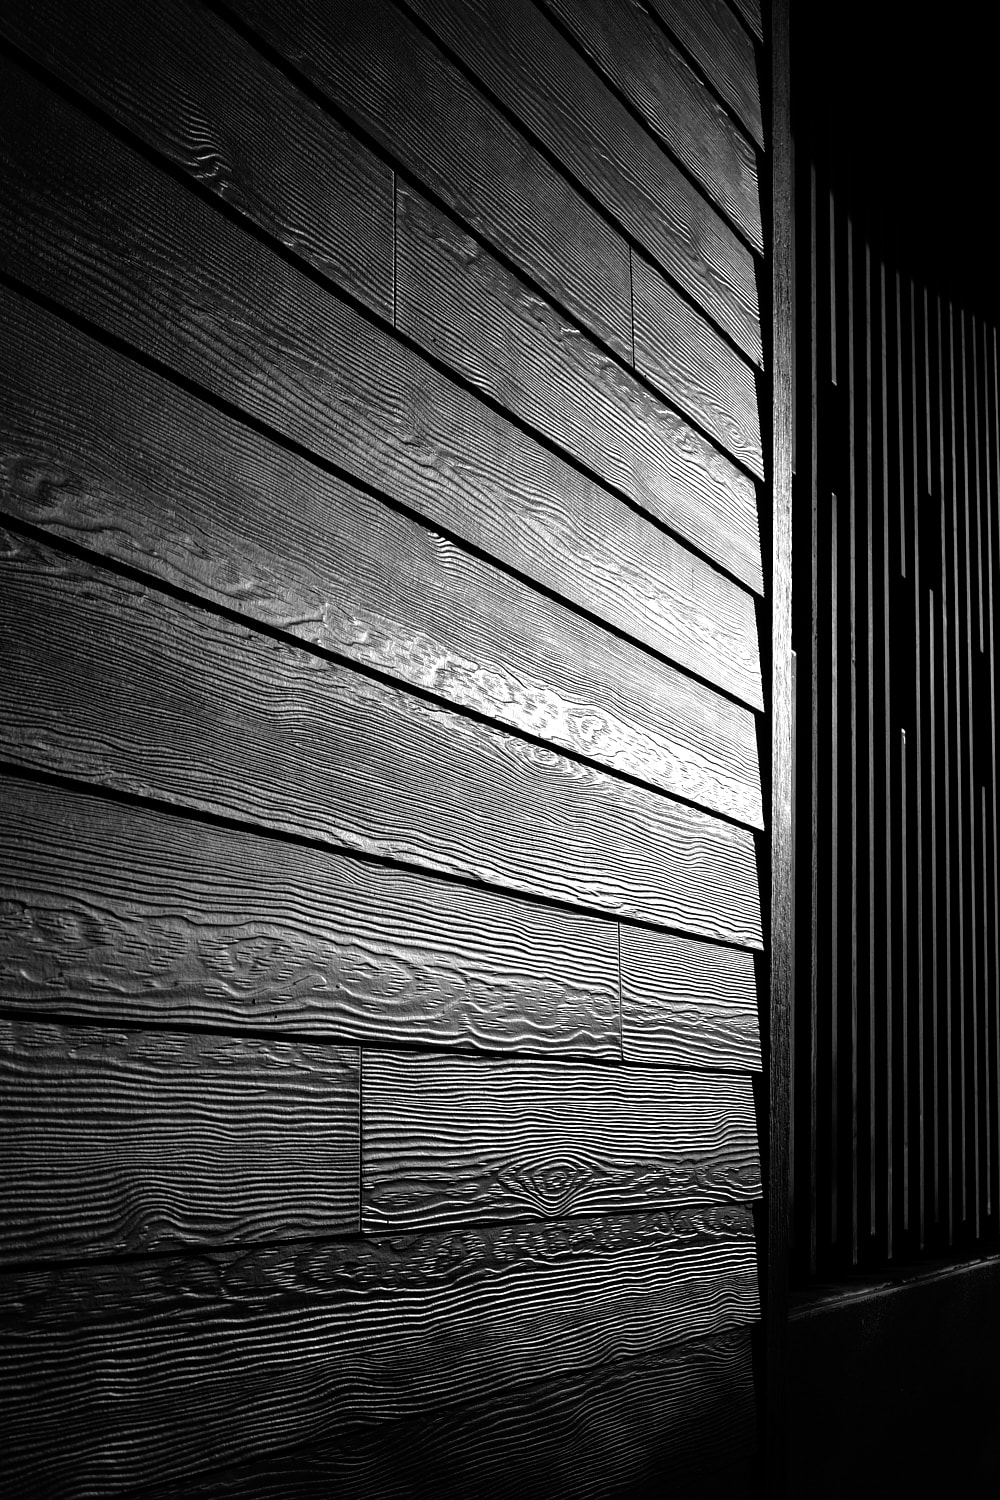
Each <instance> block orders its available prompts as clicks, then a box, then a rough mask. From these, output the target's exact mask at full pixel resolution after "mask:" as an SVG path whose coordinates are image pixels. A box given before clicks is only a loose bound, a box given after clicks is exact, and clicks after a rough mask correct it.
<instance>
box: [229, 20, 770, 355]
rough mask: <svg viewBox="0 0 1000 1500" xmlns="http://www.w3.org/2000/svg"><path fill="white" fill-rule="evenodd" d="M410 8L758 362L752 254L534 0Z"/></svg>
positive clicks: (757, 306) (757, 313) (756, 312)
mask: <svg viewBox="0 0 1000 1500" xmlns="http://www.w3.org/2000/svg"><path fill="white" fill-rule="evenodd" d="M249 3H252V4H253V5H254V6H255V7H260V6H261V5H262V4H263V3H264V0H240V5H241V8H242V6H244V5H246V4H249ZM310 3H311V4H317V3H318V0H310ZM410 3H411V8H412V9H413V10H414V11H416V13H417V14H418V15H420V16H421V17H422V18H423V19H424V20H425V21H426V23H427V24H428V26H430V27H431V28H432V30H433V31H434V33H435V35H436V36H438V37H439V38H440V39H441V40H442V41H443V42H444V44H445V45H446V46H447V47H448V48H449V49H451V50H452V51H453V52H455V53H456V55H457V56H458V57H459V58H460V59H461V60H462V62H463V63H464V64H465V66H466V67H467V68H468V69H469V70H470V72H472V73H473V74H474V76H475V77H477V78H479V79H480V80H481V81H482V83H483V84H484V85H485V86H486V87H487V88H488V89H489V90H490V92H491V93H492V94H493V95H494V96H495V97H497V98H499V99H502V100H503V101H504V103H505V105H506V106H507V107H508V108H509V109H510V110H511V112H512V113H513V114H514V115H515V117H516V118H517V119H518V120H519V121H520V122H521V123H522V124H523V125H524V126H525V127H526V128H527V129H528V130H530V131H531V132H532V133H533V134H534V135H535V136H537V138H538V139H539V140H540V141H541V142H542V144H543V145H544V146H545V147H546V148H547V149H548V150H549V151H551V153H552V155H553V156H554V157H555V158H556V160H557V161H559V162H560V163H561V164H562V165H563V166H564V167H565V168H566V170H567V171H568V172H570V173H571V174H572V175H573V177H574V178H575V179H576V181H578V182H579V183H580V185H581V187H583V188H584V189H585V190H586V191H587V192H588V193H591V194H592V195H593V197H594V198H595V199H596V200H597V202H599V203H600V204H601V205H602V206H603V207H604V208H605V209H606V210H607V212H608V213H609V214H611V215H612V216H613V217H614V218H615V220H616V221H617V222H618V223H619V224H620V225H621V227H622V229H623V231H624V232H625V234H627V235H628V236H629V238H630V239H634V240H635V241H636V242H637V243H638V244H639V245H641V246H642V247H643V248H644V249H645V250H646V251H647V252H648V253H649V254H650V255H651V256H652V257H653V259H654V260H656V261H657V262H658V264H659V265H661V266H662V268H663V269H664V270H665V271H666V272H667V274H668V275H669V276H671V277H672V278H673V279H674V280H675V281H676V282H677V284H678V285H679V286H681V287H683V289H684V291H685V292H686V293H687V294H688V295H689V296H690V297H691V299H692V300H693V301H694V302H695V303H696V304H697V305H698V306H699V307H700V308H702V310H703V311H704V312H707V313H708V315H709V316H710V317H711V318H712V319H713V320H714V321H715V322H716V323H717V324H718V325H719V327H720V328H722V329H724V330H725V331H726V333H728V334H729V336H730V337H731V338H732V339H733V341H734V342H735V343H736V344H737V345H738V346H739V347H740V348H741V349H742V350H743V352H744V353H745V354H746V355H748V356H749V358H750V359H751V360H752V361H753V362H754V363H759V362H760V359H761V338H760V310H759V304H758V298H757V284H756V275H755V272H754V256H753V252H752V251H751V250H750V249H748V248H747V246H746V245H745V244H743V242H742V241H741V240H740V239H739V238H738V237H737V235H736V234H735V233H734V232H733V230H732V229H731V228H730V227H729V225H728V224H727V223H726V222H725V220H724V219H723V218H722V216H721V215H720V214H719V213H718V212H717V211H716V210H715V209H714V208H713V207H712V205H711V204H710V203H709V202H708V200H707V199H706V198H705V197H703V196H702V194H701V193H700V192H699V191H698V190H697V188H695V187H693V186H692V184H691V183H690V181H689V180H688V178H687V177H686V176H684V174H683V173H682V172H681V171H680V169H679V168H678V167H677V166H675V164H674V163H673V162H672V161H671V160H670V158H669V157H668V156H667V154H666V153H665V152H664V151H663V150H662V148H661V147H660V146H659V145H658V144H657V142H656V141H655V140H654V139H653V138H652V136H651V135H650V134H649V132H648V131H646V130H645V129H644V128H643V127H642V126H641V125H640V124H639V123H638V121H637V120H636V119H635V118H634V117H633V116H632V115H631V114H630V113H629V112H628V110H627V109H626V108H625V107H624V105H623V104H621V103H620V102H619V100H618V99H617V98H616V97H615V95H614V94H612V92H611V90H610V89H609V88H608V87H607V85H606V84H605V83H604V82H603V80H602V79H601V78H599V77H598V75H597V74H596V73H595V72H594V71H593V69H592V68H591V67H590V66H589V65H588V64H587V62H586V61H585V60H584V59H583V58H582V57H581V56H580V55H579V53H578V52H577V51H576V50H575V48H573V47H571V46H570V45H569V43H568V42H567V41H566V39H565V38H564V37H563V36H562V35H561V33H560V32H559V31H558V30H557V29H556V27H555V26H553V25H552V23H551V22H550V21H549V20H548V18H547V17H546V16H544V15H543V14H542V12H541V11H540V10H538V9H537V8H536V7H535V5H534V4H533V3H532V0H502V3H501V0H410ZM612 164H613V165H612ZM609 167H610V168H611V169H610V170H609Z"/></svg>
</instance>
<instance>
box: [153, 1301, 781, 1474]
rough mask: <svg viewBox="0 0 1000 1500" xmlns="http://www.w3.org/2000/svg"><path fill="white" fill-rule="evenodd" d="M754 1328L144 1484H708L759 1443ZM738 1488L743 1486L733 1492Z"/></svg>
mask: <svg viewBox="0 0 1000 1500" xmlns="http://www.w3.org/2000/svg"><path fill="white" fill-rule="evenodd" d="M754 1420H755V1418H754V1396H753V1376H752V1371H751V1361H750V1338H749V1334H748V1332H747V1331H746V1330H745V1329H735V1330H732V1331H730V1332H726V1333H721V1334H718V1335H716V1336H715V1337H714V1338H712V1339H706V1340H701V1341H699V1342H696V1343H691V1344H684V1345H681V1346H680V1347H668V1348H666V1349H663V1350H659V1351H657V1352H656V1353H654V1354H649V1355H645V1356H643V1357H642V1358H640V1359H634V1360H627V1361H621V1362H616V1363H612V1364H603V1365H598V1366H597V1367H596V1368H594V1369H586V1370H580V1371H573V1372H572V1373H570V1374H568V1375H564V1376H561V1377H559V1378H557V1379H554V1380H546V1381H538V1382H537V1383H534V1384H532V1385H528V1386H524V1387H517V1388H514V1389H512V1390H511V1391H509V1392H506V1391H505V1392H504V1393H503V1394H502V1395H500V1396H498V1397H494V1398H491V1399H488V1400H486V1401H484V1402H481V1403H479V1404H478V1405H463V1406H460V1407H454V1406H453V1407H448V1408H446V1409H445V1410H444V1411H438V1412H433V1413H430V1414H428V1415H426V1416H421V1417H410V1418H408V1419H405V1420H404V1421H401V1422H394V1423H392V1424H391V1425H385V1426H377V1427H361V1428H351V1429H350V1430H349V1431H347V1432H345V1433H343V1434H342V1435H341V1436H340V1437H338V1438H333V1439H330V1440H329V1441H327V1442H325V1443H322V1444H316V1445H314V1446H312V1447H308V1448H298V1449H294V1450H292V1451H291V1452H285V1453H276V1454H267V1455H264V1456H263V1457H262V1458H260V1459H257V1460H255V1461H252V1462H251V1463H249V1464H235V1465H233V1466H232V1467H230V1468H228V1469H224V1470H216V1471H215V1472H214V1473H212V1474H209V1475H206V1476H204V1477H202V1476H192V1477H189V1478H187V1479H185V1480H183V1481H182V1482H181V1484H179V1485H178V1484H176V1483H168V1484H166V1485H162V1486H160V1485H155V1486H154V1487H153V1488H152V1489H149V1490H143V1491H142V1495H143V1500H180V1497H181V1496H183V1497H184V1500H204V1497H208V1496H220V1497H226V1500H241V1497H247V1500H249V1497H254V1500H327V1497H329V1496H330V1495H336V1496H337V1497H339V1500H418V1497H426V1500H432V1497H433V1500H467V1497H468V1496H470V1495H476V1496H479V1497H484V1500H505V1497H506V1500H509V1497H512V1496H521V1497H525V1500H551V1497H552V1496H562V1495H573V1496H576V1497H579V1500H607V1496H608V1495H617V1496H621V1495H624V1494H636V1495H638V1494H639V1493H640V1492H641V1493H643V1494H648V1495H656V1494H661V1493H666V1494H669V1495H670V1496H671V1497H674V1496H683V1495H686V1494H689V1493H690V1494H696V1495H701V1494H703V1493H704V1492H705V1485H706V1480H709V1482H710V1477H711V1476H710V1474H709V1472H708V1471H709V1470H710V1469H711V1470H714V1468H715V1465H716V1464H724V1463H726V1462H727V1461H738V1460H739V1458H740V1457H745V1456H746V1455H747V1454H749V1453H750V1452H752V1450H753V1447H754ZM729 1493H730V1495H731V1496H732V1494H733V1493H734V1492H733V1491H730V1492H729Z"/></svg>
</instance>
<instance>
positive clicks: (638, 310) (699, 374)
mask: <svg viewBox="0 0 1000 1500" xmlns="http://www.w3.org/2000/svg"><path fill="white" fill-rule="evenodd" d="M632 298H633V302H632V306H633V315H634V319H635V328H634V335H635V367H636V369H637V370H639V371H640V372H641V374H643V375H645V377H646V379H647V380H650V381H651V382H652V383H653V385H655V386H656V387H657V388H658V389H659V390H661V391H663V393H664V395H665V396H667V398H668V399H669V400H671V401H673V402H675V404H676V405H677V406H679V407H680V409H681V411H685V412H689V413H690V414H691V415H692V416H693V417H694V418H695V420H696V421H697V422H698V423H699V424H700V425H701V426H702V427H703V428H704V429H705V431H706V432H708V433H709V434H710V435H711V436H712V437H714V438H715V439H716V441H717V442H719V443H721V445H722V447H723V448H725V449H727V450H728V452H730V453H731V454H733V456H734V457H735V458H738V459H739V460H740V462H741V463H743V464H745V465H746V467H747V468H748V469H750V470H752V472H753V473H754V474H756V475H757V477H758V478H759V479H763V477H764V462H763V455H762V452H761V437H760V416H759V413H758V410H757V386H756V381H755V378H754V372H753V370H752V368H751V367H750V365H748V364H747V363H746V361H745V360H743V359H742V358H741V357H740V356H739V355H738V354H736V353H734V351H733V350H732V349H730V348H729V346H728V345H727V344H726V343H725V341H724V340H723V339H721V338H720V337H719V335H718V334H717V333H716V332H715V330H714V329H713V328H712V327H711V325H710V324H708V323H706V321H705V319H704V318H702V317H701V315H700V314H699V313H697V312H696V311H695V310H694V308H692V307H690V306H689V305H688V303H686V302H685V301H684V300H683V298H682V297H680V296H679V295H678V294H677V293H676V292H675V291H674V289H673V288H672V287H671V285H670V283H669V282H668V281H666V280H665V278H664V277H663V276H661V275H660V273H659V271H657V269H656V267H655V266H653V265H651V264H650V263H649V262H648V261H646V260H645V259H644V258H643V256H641V255H639V254H638V253H637V254H635V255H634V256H633V260H632ZM755 538H756V532H754V539H755Z"/></svg>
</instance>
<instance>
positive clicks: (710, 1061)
mask: <svg viewBox="0 0 1000 1500" xmlns="http://www.w3.org/2000/svg"><path fill="white" fill-rule="evenodd" d="M620 937H621V986H622V992H621V993H622V1054H623V1057H624V1059H625V1061H626V1062H632V1063H655V1064H659V1065H662V1066H666V1067H672V1068H721V1069H727V1070H728V1069H732V1070H735V1071H737V1072H760V1069H761V1054H760V1031H759V1026H758V1020H757V990H756V983H755V979H754V962H753V957H752V955H751V954H749V953H746V952H744V951H743V950H740V949H737V948H720V947H718V946H717V945H715V944H714V943H700V942H696V941H695V940H693V939H691V938H681V937H674V936H671V935H670V934H669V933H665V932H650V931H649V930H648V929H645V928H640V927H633V926H631V925H630V924H629V923H626V922H623V923H622V924H621V929H620Z"/></svg>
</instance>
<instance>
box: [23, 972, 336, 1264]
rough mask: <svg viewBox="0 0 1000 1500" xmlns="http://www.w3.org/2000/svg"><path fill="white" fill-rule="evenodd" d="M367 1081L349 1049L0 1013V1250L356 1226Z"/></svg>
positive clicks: (223, 1239)
mask: <svg viewBox="0 0 1000 1500" xmlns="http://www.w3.org/2000/svg"><path fill="white" fill-rule="evenodd" d="M57 961H58V956H57ZM359 1081H360V1080H359V1069H358V1054H357V1051H356V1050H355V1049H353V1048H352V1049H350V1050H344V1049H337V1048H333V1047H323V1046H318V1045H305V1044H302V1043H300V1042H280V1041H258V1040H255V1039H251V1038H249V1037H219V1036H204V1035H202V1036H199V1035H195V1034H190V1033H189V1034H187V1035H181V1034H178V1033H170V1032H165V1031H160V1032H121V1031H105V1030H103V1029H101V1028H99V1027H68V1026H54V1025H49V1024H44V1023H41V1022H36V1021H26V1020H8V1019H5V1018H3V1017H0V1129H2V1132H3V1139H4V1179H5V1182H6V1188H7V1193H8V1194H9V1198H8V1208H7V1211H6V1213H5V1215H4V1222H3V1227H2V1229H0V1258H2V1259H3V1261H4V1262H6V1263H10V1262H11V1261H26V1260H51V1259H63V1258H66V1257H76V1256H103V1255H112V1254H136V1253H141V1252H143V1251H148V1250H181V1249H191V1248H197V1247H200V1246H208V1245H213V1246H221V1245H236V1244H248V1243H250V1244H252V1243H253V1242H254V1241H255V1240H279V1239H299V1238H303V1237H305V1236H308V1235H326V1234H354V1233H357V1231H358V1227H359V1226H358V1214H359V1199H358V1171H359V1155H360V1139H359V1131H358V1109H359Z"/></svg>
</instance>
